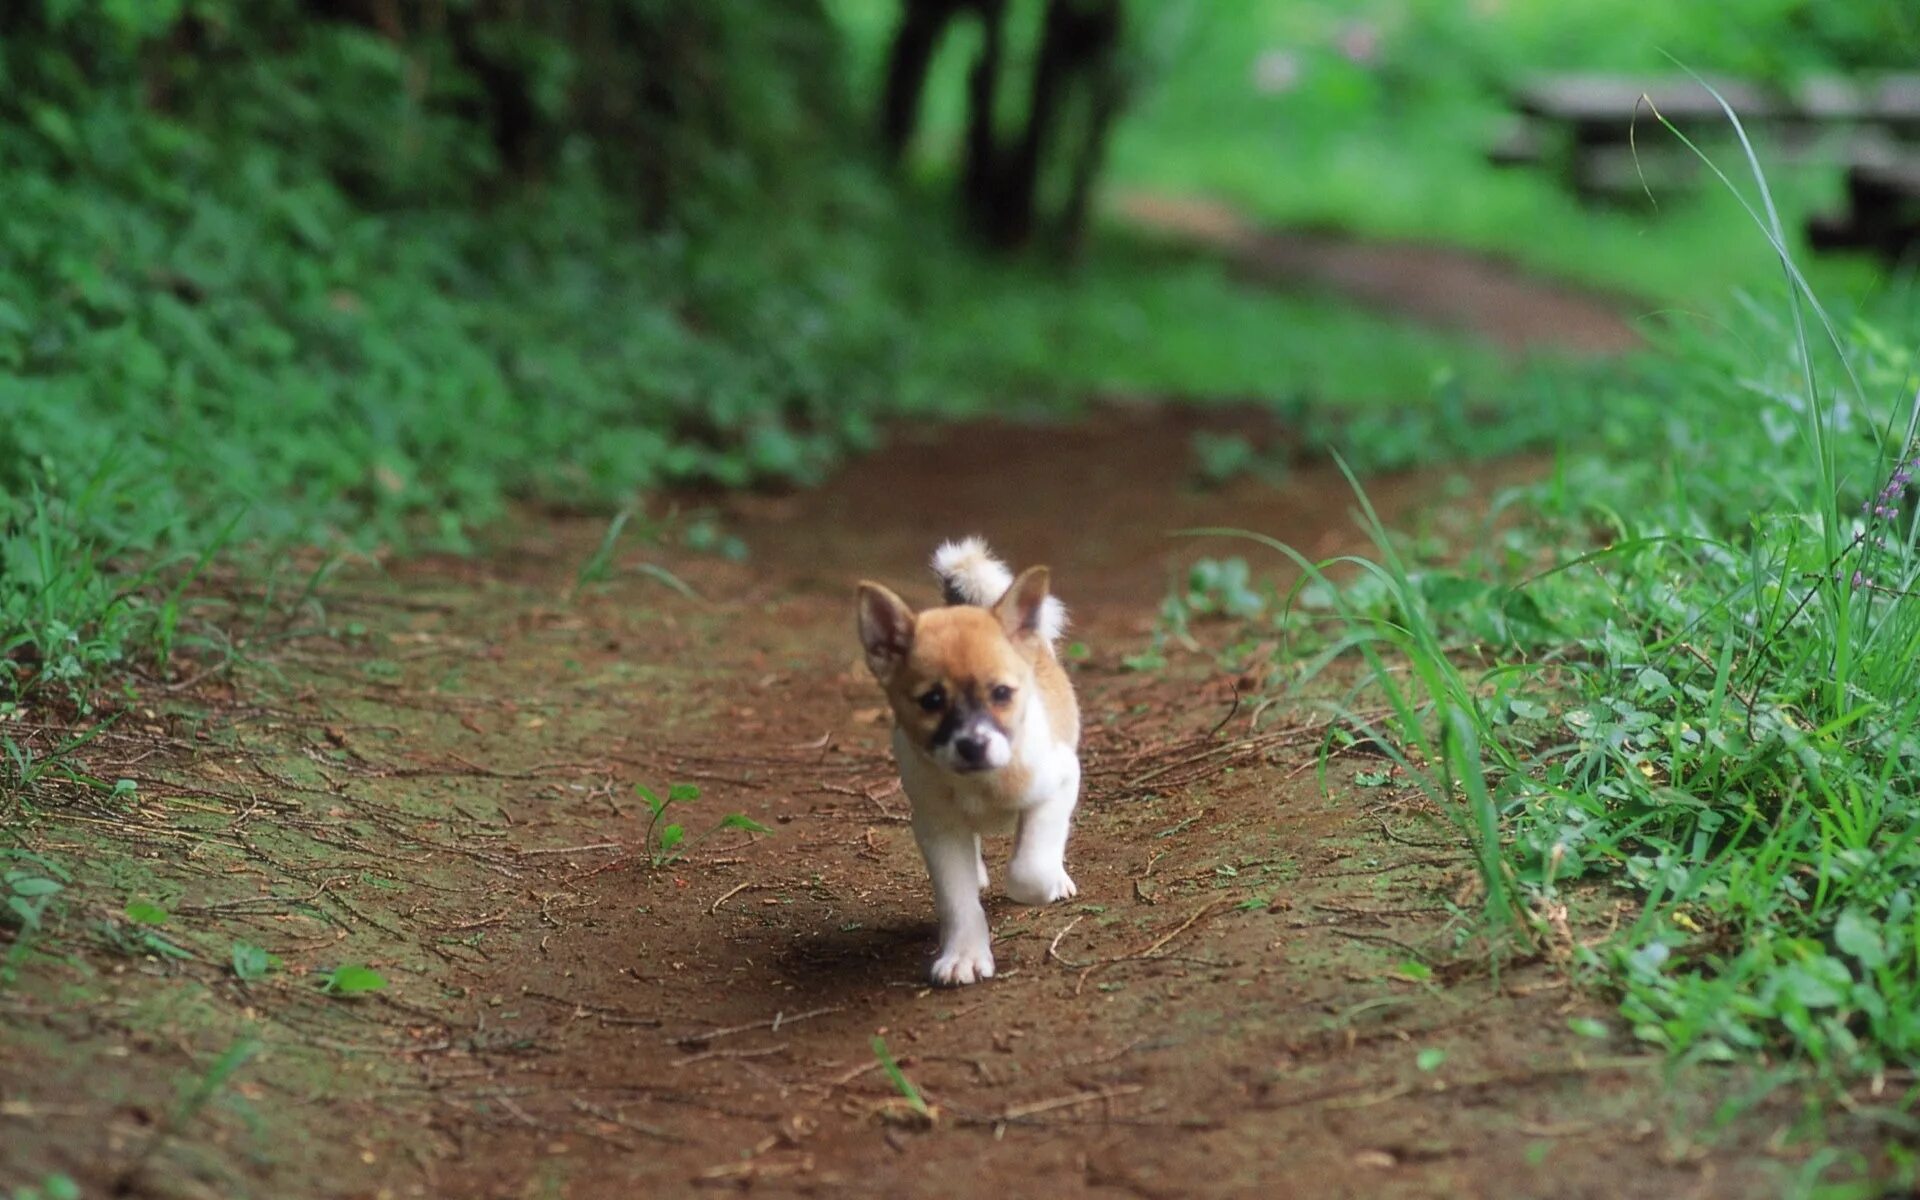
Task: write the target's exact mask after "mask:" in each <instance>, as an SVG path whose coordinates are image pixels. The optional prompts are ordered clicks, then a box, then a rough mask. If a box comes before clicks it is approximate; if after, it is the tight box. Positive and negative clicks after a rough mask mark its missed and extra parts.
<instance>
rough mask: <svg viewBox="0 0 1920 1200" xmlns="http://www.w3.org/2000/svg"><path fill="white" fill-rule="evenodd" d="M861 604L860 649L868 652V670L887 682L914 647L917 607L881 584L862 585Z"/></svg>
mask: <svg viewBox="0 0 1920 1200" xmlns="http://www.w3.org/2000/svg"><path fill="white" fill-rule="evenodd" d="M858 607H859V622H858V624H859V627H860V648H861V649H862V650H865V651H866V652H867V669H868V670H870V671H872V672H873V677H874V678H875V679H878V680H879V681H880V682H881V683H885V682H886V681H887V679H888V678H889V677H890V676H892V674H893V672H894V669H895V668H897V667H898V666H899V665H900V664H901V663H902V662H904V661H905V660H906V657H907V651H908V650H911V649H912V648H913V610H912V609H910V608H908V607H907V603H906V601H904V600H902V599H901V598H900V597H898V596H896V595H894V594H893V593H892V592H890V591H888V590H887V589H886V588H883V587H881V586H880V585H879V584H877V583H862V584H861V585H860V595H859V600H858Z"/></svg>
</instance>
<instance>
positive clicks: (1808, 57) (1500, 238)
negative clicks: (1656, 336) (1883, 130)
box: [844, 0, 1920, 305]
mask: <svg viewBox="0 0 1920 1200" xmlns="http://www.w3.org/2000/svg"><path fill="white" fill-rule="evenodd" d="M855 2H856V0H844V3H845V4H846V5H847V6H849V7H851V6H852V5H853V4H854V3H855ZM1140 7H1142V8H1148V7H1160V8H1165V9H1167V10H1169V13H1168V16H1167V17H1165V18H1162V21H1161V24H1160V25H1158V26H1156V27H1155V29H1154V31H1153V33H1154V36H1155V37H1156V38H1157V39H1158V40H1159V41H1160V42H1161V45H1160V47H1159V50H1160V53H1161V54H1162V55H1163V56H1164V58H1165V60H1166V61H1167V63H1168V69H1165V70H1162V71H1159V72H1157V73H1155V75H1154V77H1153V79H1152V81H1151V82H1150V83H1149V84H1148V86H1147V87H1146V88H1145V89H1144V91H1143V94H1142V95H1141V97H1140V98H1139V100H1138V102H1137V104H1136V105H1135V108H1134V111H1133V112H1132V113H1131V114H1130V115H1129V117H1128V118H1127V119H1126V120H1125V121H1123V122H1122V123H1121V124H1120V126H1119V127H1118V128H1117V130H1116V135H1115V143H1114V147H1113V163H1112V168H1111V171H1110V175H1111V178H1112V180H1113V182H1114V183H1115V184H1116V185H1118V186H1120V187H1123V188H1143V189H1154V190H1161V191H1173V192H1182V193H1201V194H1205V195H1209V196H1214V197H1218V198H1222V199H1231V200H1232V201H1234V202H1236V203H1237V204H1239V205H1240V206H1241V207H1242V208H1244V209H1246V210H1248V211H1250V212H1252V213H1255V214H1257V215H1259V216H1261V217H1263V218H1266V219H1268V220H1272V221H1274V222H1277V223H1281V224H1286V225H1294V226H1298V225H1306V226H1326V227H1331V228H1339V229H1348V230H1353V231H1356V232H1360V233H1365V234H1369V235H1374V236H1392V237H1404V238H1413V239H1418V240H1423V241H1425V240H1435V239H1438V240H1443V241H1446V242H1450V243H1456V244H1462V245H1469V246H1474V247H1479V248H1483V249H1486V250H1490V251H1494V252H1497V253H1500V254H1503V255H1507V256H1510V257H1512V258H1514V259H1515V260H1517V261H1518V262H1520V263H1523V264H1525V265H1527V266H1530V267H1533V268H1535V269H1538V270H1542V271H1545V272H1549V273H1551V274H1554V275H1558V276H1562V277H1567V278H1572V279H1578V280H1582V281H1587V282H1591V283H1594V284H1598V285H1601V286H1604V287H1607V288H1610V289H1617V290H1620V291H1623V292H1626V293H1628V294H1631V295H1635V296H1640V297H1646V298H1648V299H1649V300H1650V301H1654V302H1658V303H1660V304H1662V305H1672V304H1675V303H1699V304H1717V303H1719V301H1720V299H1721V298H1722V296H1723V295H1724V293H1725V292H1726V290H1727V289H1728V288H1729V287H1730V286H1739V285H1754V284H1762V283H1766V282H1768V281H1769V278H1768V276H1769V272H1770V270H1771V265H1772V264H1770V263H1768V262H1767V261H1765V260H1764V259H1763V258H1761V257H1758V256H1755V255H1753V254H1751V253H1747V252H1745V245H1746V240H1747V233H1746V229H1745V226H1744V224H1743V223H1742V221H1741V219H1740V217H1739V213H1738V210H1737V208H1736V207H1735V205H1734V204H1733V203H1732V202H1731V200H1730V198H1728V197H1726V196H1724V195H1721V194H1718V193H1716V192H1713V191H1710V190H1709V191H1705V192H1701V193H1699V194H1694V195H1674V194H1672V193H1671V190H1670V189H1658V190H1656V191H1655V196H1654V199H1653V200H1652V201H1649V200H1647V199H1645V198H1643V197H1636V198H1634V199H1633V200H1632V201H1631V202H1629V203H1627V204H1624V205H1621V206H1618V207H1617V208H1613V209H1609V210H1603V211H1592V210H1590V209H1587V208H1583V206H1582V205H1581V204H1580V202H1579V200H1578V199H1577V198H1576V197H1574V196H1572V195H1569V194H1568V192H1567V190H1566V189H1565V188H1564V186H1563V185H1562V184H1561V182H1560V180H1559V179H1557V178H1555V177H1553V175H1552V174H1551V173H1550V172H1541V171H1530V170H1513V169H1502V168H1498V167H1494V166H1492V165H1490V164H1489V163H1488V162H1487V161H1486V158H1485V154H1486V150H1487V149H1488V147H1489V146H1490V145H1491V144H1492V143H1493V141H1494V140H1495V139H1496V138H1497V137H1498V135H1499V132H1500V129H1501V126H1502V121H1503V120H1504V119H1505V118H1506V116H1507V115H1508V112H1507V109H1506V105H1505V101H1504V97H1503V95H1502V90H1503V89H1504V88H1505V87H1506V86H1507V85H1508V84H1510V83H1511V82H1513V81H1515V80H1517V79H1518V78H1520V77H1522V76H1524V75H1526V74H1528V73H1531V72H1536V71H1552V70H1590V71H1601V72H1612V73H1635V74H1639V75H1642V76H1661V77H1670V76H1672V75H1675V74H1677V69H1676V68H1675V66H1674V62H1675V60H1677V61H1679V62H1681V63H1685V64H1686V65H1688V66H1689V67H1692V68H1695V69H1697V70H1700V71H1703V72H1706V73H1709V74H1712V73H1723V72H1724V73H1730V74H1734V75H1740V76H1746V77H1752V78H1758V79H1762V80H1768V79H1777V80H1790V79H1795V78H1799V77H1801V76H1804V75H1807V74H1811V73H1827V74H1842V75H1845V74H1849V73H1854V72H1858V71H1859V70H1861V69H1862V68H1864V67H1868V66H1873V65H1878V66H1881V67H1889V68H1896V69H1909V68H1910V67H1911V64H1912V63H1913V62H1914V61H1915V59H1916V56H1920V20H1916V18H1914V17H1913V15H1912V8H1911V6H1910V5H1907V4H1905V3H1904V2H1903V0H1860V2H1859V3H1857V4H1855V3H1849V4H1831V3H1825V2H1822V0H1757V2H1756V3H1753V4H1751V5H1744V4H1743V5H1742V7H1741V9H1740V16H1739V19H1738V21H1737V22H1730V21H1729V20H1728V19H1727V16H1726V14H1725V12H1723V11H1721V10H1717V9H1714V8H1711V7H1708V6H1697V5H1684V4H1682V5H1666V6H1662V7H1661V8H1660V9H1659V10H1658V11H1657V12H1656V11H1654V10H1652V9H1650V8H1649V7H1648V6H1646V5H1644V4H1638V3H1635V2H1634V0H1589V2H1586V3H1582V4H1580V5H1577V6H1572V5H1565V4H1553V3H1542V2H1537V0H1514V2H1509V3H1502V4H1499V5H1494V6H1476V5H1469V4H1461V3H1459V2H1458V0H1363V2H1358V3H1356V2H1355V0H1296V2H1292V3H1287V4H1244V3H1229V4H1219V3H1208V2H1206V0H1193V2H1190V3H1188V4H1186V5H1161V6H1146V5H1142V6H1140ZM1177 9H1184V19H1180V18H1178V17H1173V15H1172V11H1171V10H1177ZM1150 23H1151V22H1150V21H1149V20H1148V19H1145V18H1143V19H1142V21H1141V24H1142V25H1143V26H1145V25H1147V24H1150ZM868 54H869V56H871V54H872V52H871V51H868ZM1669 55H1671V56H1672V57H1668V56H1669ZM1639 133H1640V136H1639V138H1638V144H1639V147H1640V149H1641V150H1642V151H1643V153H1652V154H1660V153H1663V152H1671V151H1674V150H1676V149H1677V148H1678V147H1677V146H1676V144H1675V142H1674V141H1673V139H1672V138H1670V137H1668V136H1667V135H1665V134H1664V133H1663V132H1662V131H1661V130H1660V129H1659V127H1658V125H1657V124H1656V123H1655V122H1654V121H1652V120H1651V118H1650V117H1645V116H1643V118H1642V120H1641V122H1640V127H1639ZM1797 174H1801V175H1803V178H1801V179H1797V180H1795V181H1793V186H1792V187H1791V188H1790V189H1786V194H1784V195H1783V196H1782V197H1781V202H1782V204H1783V206H1784V207H1785V209H1786V213H1787V216H1788V219H1789V223H1790V224H1796V225H1797V218H1798V217H1801V216H1804V215H1805V214H1806V213H1807V212H1808V211H1809V210H1810V209H1811V208H1812V207H1814V206H1816V205H1819V204H1823V203H1826V202H1828V201H1829V200H1830V199H1831V198H1832V197H1834V196H1836V195H1837V194H1838V190H1839V179H1838V173H1837V172H1836V171H1833V170H1831V169H1829V170H1814V169H1811V168H1809V169H1807V170H1806V171H1804V172H1797ZM1791 236H1792V237H1793V239H1794V244H1796V245H1797V244H1798V241H1799V233H1798V229H1797V227H1796V228H1795V229H1794V230H1793V232H1792V234H1791ZM1810 269H1819V270H1820V271H1822V273H1823V275H1824V276H1825V277H1826V278H1827V279H1828V280H1830V281H1832V282H1833V283H1836V284H1837V283H1838V282H1840V281H1842V280H1844V281H1847V282H1848V283H1849V284H1851V283H1852V282H1854V281H1857V280H1859V278H1860V273H1859V272H1858V271H1856V270H1853V269H1850V268H1848V267H1846V266H1841V265H1836V264H1828V263H1821V264H1816V266H1815V267H1814V268H1810Z"/></svg>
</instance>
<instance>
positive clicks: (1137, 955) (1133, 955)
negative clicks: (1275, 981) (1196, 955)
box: [1073, 900, 1228, 996]
mask: <svg viewBox="0 0 1920 1200" xmlns="http://www.w3.org/2000/svg"><path fill="white" fill-rule="evenodd" d="M1226 903H1228V902H1227V901H1226V900H1209V901H1207V902H1206V903H1205V904H1203V905H1201V906H1200V907H1199V908H1198V909H1196V910H1195V911H1194V914H1193V915H1192V916H1190V917H1188V918H1187V919H1186V920H1184V921H1182V922H1180V924H1179V925H1178V926H1176V927H1175V928H1174V929H1173V930H1172V931H1170V932H1168V933H1166V934H1165V935H1163V936H1161V937H1159V938H1156V939H1154V941H1153V943H1152V944H1151V945H1148V946H1143V947H1142V948H1140V949H1138V950H1133V951H1129V952H1128V953H1126V954H1122V955H1120V956H1118V957H1117V958H1106V959H1101V960H1100V961H1099V962H1096V963H1093V964H1091V965H1089V966H1088V967H1087V968H1086V969H1085V970H1083V971H1081V972H1080V978H1079V979H1077V980H1075V981H1074V984H1073V994H1074V995H1076V996H1078V995H1079V994H1080V991H1081V989H1082V988H1084V987H1086V986H1087V977H1088V976H1090V975H1092V974H1093V973H1094V972H1095V971H1098V970H1099V969H1100V968H1102V967H1111V966H1114V965H1115V964H1118V963H1123V962H1131V961H1133V960H1136V959H1143V958H1147V957H1148V956H1150V955H1151V954H1152V953H1153V952H1154V951H1155V950H1158V949H1160V947H1162V946H1164V945H1166V944H1167V943H1168V942H1171V941H1172V940H1173V939H1174V938H1177V937H1179V936H1180V935H1181V934H1183V933H1185V932H1186V931H1187V930H1189V929H1191V928H1193V926H1194V923H1195V922H1197V921H1199V920H1200V919H1201V918H1202V917H1205V916H1209V915H1211V914H1212V913H1214V912H1216V911H1218V910H1219V908H1220V907H1221V906H1222V905H1224V904H1226Z"/></svg>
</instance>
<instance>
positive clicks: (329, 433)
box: [0, 0, 899, 696]
mask: <svg viewBox="0 0 1920 1200" xmlns="http://www.w3.org/2000/svg"><path fill="white" fill-rule="evenodd" d="M123 10H124V11H123ZM343 11H347V12H352V11H356V9H355V6H351V5H348V6H343ZM396 11H399V12H402V13H403V14H404V12H405V11H407V10H396ZM516 14H518V15H516ZM401 19H402V20H403V22H404V21H406V20H408V19H410V18H407V17H405V16H404V15H403V16H402V18H401ZM6 26H7V27H6V29H5V33H4V36H0V77H4V78H5V79H6V80H7V82H8V87H7V88H6V89H5V96H4V97H0V123H4V124H5V125H6V127H7V130H8V136H7V137H6V138H5V139H0V209H4V210H5V211H6V212H7V213H8V220H7V221H6V222H5V224H4V228H0V660H4V661H5V662H7V663H10V664H11V665H12V666H13V667H14V670H12V671H6V672H0V696H3V695H4V694H5V693H7V692H10V691H14V690H16V689H18V688H21V687H26V686H41V687H51V688H54V689H56V690H69V691H76V692H78V691H81V690H82V689H83V688H84V687H85V686H86V685H87V684H88V683H89V682H90V681H91V679H92V678H93V677H95V676H97V675H98V674H99V673H100V672H102V671H104V670H107V669H111V668H115V667H117V666H120V665H121V664H123V663H124V662H125V661H126V659H127V656H128V654H129V652H130V647H137V648H138V649H139V652H140V653H141V654H142V655H143V656H150V657H155V658H160V659H164V658H165V656H166V654H167V653H168V652H169V651H170V650H171V649H172V648H173V647H174V646H175V645H176V644H177V643H178V639H179V637H180V633H181V627H182V624H183V621H186V620H187V618H189V617H190V607H189V606H188V605H187V604H186V602H185V601H184V600H183V593H182V589H183V587H184V586H185V585H186V584H187V583H188V582H189V581H190V580H191V579H192V577H193V576H194V575H195V573H196V572H197V571H199V570H200V569H202V568H204V566H205V565H206V562H207V559H208V555H209V553H210V552H212V551H214V550H217V549H218V548H219V547H220V546H221V545H222V544H223V542H224V540H225V539H226V538H227V537H229V536H231V537H234V538H239V539H241V540H243V541H246V542H249V543H257V542H261V541H265V542H268V543H278V542H282V541H289V540H298V541H304V542H316V541H318V542H327V541H335V540H347V541H350V542H353V543H357V544H362V545H373V544H379V543H387V544H413V543H418V542H421V541H426V542H429V543H440V544H447V545H453V546H458V545H460V544H462V542H463V539H464V536H465V533H466V531H467V530H468V529H470V528H472V527H473V526H474V525H475V524H477V523H480V522H484V521H486V520H488V519H491V518H492V517H494V516H496V515H498V514H499V513H500V512H502V511H503V507H504V504H505V501H506V499H507V497H508V496H509V495H511V494H522V495H531V496H536V497H544V496H550V497H563V498H565V499H567V500H569V501H571V502H576V503H578V502H588V503H605V504H608V505H612V504H615V503H617V502H619V501H621V500H622V499H624V498H626V497H629V496H630V495H631V494H632V493H633V492H634V491H636V490H637V489H642V488H648V487H654V486H658V485H662V484H667V483H675V482H693V481H714V482H719V483H723V484H727V485H732V486H739V485H742V484H745V483H748V482H752V481H755V480H761V479H787V480H795V479H797V480H807V479H812V478H817V477H818V476H819V474H820V473H821V472H822V471H823V470H824V469H825V468H826V467H827V466H828V465H829V464H830V463H832V462H833V461H834V460H835V458H836V457H837V456H838V455H839V454H840V453H841V452H842V451H843V450H845V449H846V448H848V447H850V446H859V445H864V444H866V443H867V442H868V441H869V440H870V438H871V432H870V428H871V420H872V413H873V412H874V411H875V410H876V409H877V408H878V407H879V405H880V404H881V403H882V402H883V401H884V399H885V398H886V396H887V395H888V394H889V392H888V385H889V383H890V381H891V379H892V373H893V369H894V365H895V362H896V360H897V358H898V339H899V332H898V320H897V318H896V317H895V316H894V314H893V313H892V312H891V311H890V307H889V305H888V304H887V302H886V301H885V300H884V299H883V298H882V297H881V294H880V291H879V287H880V285H879V279H878V270H877V265H876V263H875V262H874V260H873V259H872V258H871V257H870V256H868V255H864V254H863V253H862V252H861V251H860V249H859V247H858V246H857V244H856V243H857V236H856V234H857V230H858V227H859V226H860V224H861V223H862V222H864V221H867V220H870V219H871V216H872V214H873V213H875V212H876V211H882V210H880V209H876V208H875V206H874V204H873V203H872V202H871V201H870V200H868V199H867V194H868V193H869V192H871V191H873V181H872V180H871V179H870V178H869V177H868V175H867V174H866V173H865V172H864V170H862V169H861V168H860V167H859V166H858V165H857V163H856V162H854V160H853V159H852V158H851V157H850V156H848V155H847V154H846V153H845V152H844V151H842V150H840V149H837V148H836V146H837V143H836V141H835V139H834V135H833V131H834V130H835V129H838V128H840V127H841V126H843V125H844V124H845V122H844V119H843V114H842V112H841V109H840V104H841V99H840V97H839V94H838V90H837V88H836V87H834V86H833V77H832V66H833V57H832V55H831V54H830V53H828V52H827V51H829V50H830V49H831V47H830V46H828V45H827V44H826V41H825V39H826V36H827V31H826V29H825V27H824V26H823V25H821V24H820V22H819V21H818V20H815V19H810V18H808V17H806V16H805V15H804V14H798V15H789V14H785V13H784V10H783V11H782V12H774V11H769V12H767V13H764V14H761V16H760V18H758V19H756V20H753V21H740V20H719V19H716V18H713V17H711V16H710V15H708V14H707V13H706V11H705V10H697V9H689V8H684V7H676V6H659V5H632V4H625V3H613V2H607V3H600V4H589V5H578V6H567V10H566V11H565V12H564V13H561V12H560V11H559V10H553V11H552V12H548V10H524V9H519V8H517V6H516V7H508V6H504V5H494V4H487V3H481V4H477V5H473V6H461V8H460V9H459V10H457V12H456V14H455V18H454V19H453V20H452V21H451V22H450V23H449V24H448V25H447V27H446V28H436V27H434V26H433V25H432V23H431V22H428V21H426V20H425V19H424V18H422V24H421V26H420V27H419V28H411V27H408V28H402V29H399V30H380V31H376V30H374V29H370V28H364V27H362V26H360V25H358V24H355V23H354V22H352V21H349V20H332V19H326V18H322V17H318V16H315V15H313V14H312V12H311V11H310V10H308V9H307V8H305V7H302V6H300V5H297V4H294V3H292V2H291V0H269V2H268V3H265V4H257V5H256V4H247V5H239V4H226V3H217V2H209V3H196V4H194V5H192V6H191V7H190V8H183V7H182V6H180V5H156V6H91V5H83V6H73V5H66V4H58V3H54V2H52V0H30V2H29V3H28V4H27V5H25V6H24V7H23V8H21V7H17V8H16V10H14V11H12V12H10V13H9V16H8V17H7V18H6ZM610 29H617V30H618V31H620V32H622V34H623V36H621V37H612V36H609V30H610ZM502 59H510V60H512V61H511V62H508V63H506V64H505V65H504V66H503V64H502V61H501V60H502ZM499 69H505V70H509V72H510V74H511V75H512V77H513V78H514V79H516V80H518V81H519V82H518V84H517V85H516V86H507V85H505V84H503V83H502V82H501V80H500V78H497V77H496V76H495V75H493V74H489V73H490V72H495V71H496V70H499ZM634 77H645V78H647V79H648V80H649V81H650V86H652V87H654V88H656V89H657V93H658V94H656V93H655V92H650V93H649V96H650V97H651V98H650V100H649V101H648V102H647V103H645V104H641V105H639V106H637V107H636V106H634V105H631V104H626V103H625V102H624V101H621V102H619V103H616V102H615V95H614V93H616V92H617V91H619V90H620V89H624V88H625V87H626V86H627V84H626V81H627V80H629V79H631V78H634ZM423 80H424V81H426V85H425V86H424V87H421V86H419V84H420V82H421V81H423ZM520 92H524V93H525V94H526V95H527V96H528V97H530V98H531V101H532V109H533V111H532V113H531V115H528V116H526V119H525V121H524V122H522V123H523V124H526V125H528V126H529V129H528V130H526V131H523V132H522V133H521V134H512V133H511V131H509V130H507V129H504V128H503V126H502V122H503V120H504V118H503V116H502V114H500V113H498V112H490V111H487V109H488V105H487V104H486V103H476V98H485V99H486V100H488V101H489V102H500V101H501V98H502V97H503V96H507V97H511V96H513V95H516V94H519V93H520ZM523 115H524V114H523ZM516 137H517V138H520V140H521V142H523V143H524V145H520V149H519V150H518V151H514V152H513V153H509V150H511V149H512V147H511V146H508V145H506V144H505V143H506V142H507V141H511V140H512V139H513V138H516ZM515 144H516V145H519V143H515ZM643 156H644V161H640V158H641V157H643ZM477 196H478V197H485V198H486V201H485V202H484V203H477V202H476V199H475V198H476V197H477ZM776 210H777V212H778V218H777V219H776V218H775V217H774V216H773V213H774V212H775V211H776ZM636 213H639V214H640V216H641V217H644V218H645V220H642V219H639V218H637V217H636ZM829 312H830V313H831V314H832V317H831V319H827V318H826V317H825V315H824V314H827V313H829ZM229 531H230V532H229Z"/></svg>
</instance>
